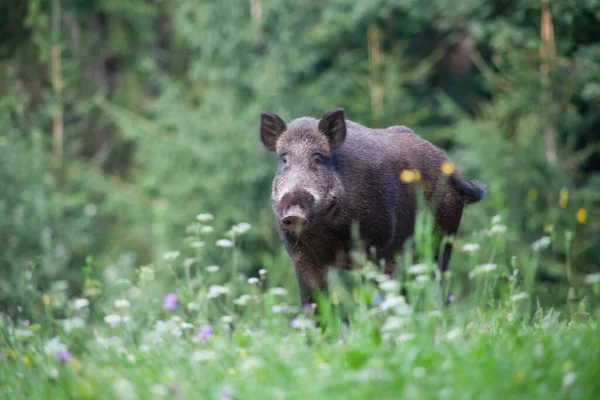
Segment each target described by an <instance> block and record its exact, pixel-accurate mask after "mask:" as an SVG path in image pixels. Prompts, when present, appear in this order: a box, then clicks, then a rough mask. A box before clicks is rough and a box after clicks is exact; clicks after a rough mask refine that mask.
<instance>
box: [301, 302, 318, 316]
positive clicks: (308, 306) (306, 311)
mask: <svg viewBox="0 0 600 400" xmlns="http://www.w3.org/2000/svg"><path fill="white" fill-rule="evenodd" d="M315 308H316V305H315V304H314V303H313V304H305V305H304V307H303V310H304V314H310V313H312V312H313V311H315Z"/></svg>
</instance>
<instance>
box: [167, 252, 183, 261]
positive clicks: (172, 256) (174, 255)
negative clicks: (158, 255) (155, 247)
mask: <svg viewBox="0 0 600 400" xmlns="http://www.w3.org/2000/svg"><path fill="white" fill-rule="evenodd" d="M179 254H181V253H180V252H179V251H177V250H173V251H167V252H166V253H165V254H163V258H164V259H165V260H174V259H176V258H177V257H179Z"/></svg>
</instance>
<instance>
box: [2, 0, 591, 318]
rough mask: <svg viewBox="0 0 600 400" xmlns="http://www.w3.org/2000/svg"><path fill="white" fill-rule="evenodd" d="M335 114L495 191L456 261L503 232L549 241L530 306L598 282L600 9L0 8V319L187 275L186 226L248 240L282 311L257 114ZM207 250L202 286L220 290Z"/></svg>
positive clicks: (59, 4) (295, 4)
mask: <svg viewBox="0 0 600 400" xmlns="http://www.w3.org/2000/svg"><path fill="white" fill-rule="evenodd" d="M334 107H344V108H345V109H346V112H347V115H348V118H350V119H352V120H354V121H356V122H359V123H362V124H364V125H368V126H372V127H386V126H389V125H407V126H409V127H411V128H412V129H413V130H415V131H416V132H417V133H418V134H419V135H421V136H422V137H424V138H425V139H427V140H429V141H431V142H433V143H434V144H436V145H437V146H440V147H442V148H443V149H445V150H446V151H447V153H448V154H449V156H450V158H451V159H452V161H453V162H454V164H455V165H456V166H457V168H458V169H459V170H460V171H461V173H462V174H463V175H464V176H466V177H468V178H471V179H473V178H476V179H479V180H481V181H483V182H485V183H486V184H487V186H488V190H489V194H488V197H487V198H486V200H485V201H484V202H483V203H481V204H478V205H477V206H474V207H472V208H469V210H468V212H467V213H466V215H465V218H464V222H463V225H462V227H461V231H460V232H459V236H460V237H462V238H460V239H461V240H463V241H464V242H466V241H468V240H469V238H471V237H473V236H474V235H475V232H478V231H481V230H482V229H484V227H486V226H488V225H489V220H490V219H491V218H492V217H493V216H494V215H496V214H500V215H501V218H502V221H503V224H505V226H507V230H506V232H505V236H506V242H505V245H506V246H509V247H510V250H509V251H506V254H520V253H522V252H529V251H530V250H531V249H530V246H531V243H533V242H534V241H535V240H537V239H538V238H540V237H542V236H545V235H549V236H551V237H552V247H551V251H549V252H545V253H543V254H542V255H541V257H542V258H541V260H540V264H539V268H538V270H537V276H536V278H537V281H538V285H537V286H536V290H537V292H538V299H540V301H543V302H545V303H549V304H551V305H552V304H554V303H556V304H558V303H561V304H564V302H565V300H567V299H572V300H575V298H576V297H577V296H578V294H577V293H574V292H572V291H571V292H570V291H569V288H570V287H572V285H570V283H572V282H575V281H577V280H581V279H583V277H584V276H586V275H587V274H590V273H594V272H598V270H599V269H600V252H599V251H598V247H599V246H600V235H599V231H600V219H599V218H598V216H599V215H598V204H599V201H600V176H599V174H598V172H599V170H600V133H599V132H600V1H597V0H569V1H566V0H564V1H543V0H542V1H539V0H536V1H534V0H527V1H512V0H470V1H450V0H439V1H435V2H426V1H414V0H369V1H366V0H365V1H358V2H357V1H350V0H335V1H323V0H310V1H296V0H248V1H241V0H238V1H233V0H221V1H212V2H209V1H200V0H185V1H184V0H162V1H159V0H154V1H153V0H130V1H118V0H95V1H94V0H90V1H75V0H50V1H46V0H4V1H2V3H1V4H0V269H1V271H2V275H1V277H0V311H2V310H4V311H8V312H11V310H14V309H15V306H16V305H19V306H20V307H21V310H22V309H27V308H28V307H30V306H31V304H30V302H31V301H32V300H31V299H32V297H30V296H28V295H27V293H28V292H29V291H30V290H41V291H44V290H48V288H49V285H51V283H52V282H55V281H56V280H66V281H67V282H68V283H69V287H70V288H71V291H72V292H73V293H72V295H75V294H77V292H78V291H79V290H81V287H82V282H83V281H84V278H85V273H86V268H84V266H86V265H87V266H88V267H89V266H90V265H92V264H93V265H95V266H100V270H101V271H103V273H104V274H105V275H110V274H113V275H114V274H117V275H119V276H127V275H128V274H132V273H133V271H134V270H135V269H136V268H138V267H139V266H142V265H144V264H146V263H150V262H152V260H156V259H159V258H162V257H163V254H165V253H166V252H169V251H180V252H182V253H183V254H184V255H188V256H189V254H192V255H193V254H194V251H195V249H194V248H184V247H182V245H181V244H182V243H183V241H184V240H185V238H186V237H187V236H188V235H189V234H190V230H193V229H194V228H193V224H192V223H193V222H194V219H195V216H196V215H197V214H199V213H211V214H214V215H215V217H216V218H215V221H214V227H215V231H216V232H223V231H225V230H227V229H229V228H230V227H231V225H233V224H235V223H239V222H242V221H243V222H248V223H250V224H251V225H252V229H251V230H250V231H249V232H248V233H247V234H246V235H244V237H243V240H242V241H241V242H240V243H239V247H240V248H241V249H242V250H243V253H244V257H243V259H240V260H237V261H236V262H237V263H238V264H239V270H240V271H241V272H244V273H246V274H249V275H256V272H257V271H258V270H259V269H260V268H263V267H267V269H268V270H269V271H271V272H273V273H271V272H270V274H269V278H270V279H272V280H274V281H277V283H280V284H283V285H285V286H286V287H289V288H290V290H291V289H292V287H293V286H294V276H293V271H292V268H291V266H290V264H289V261H288V260H287V256H286V255H285V252H284V250H283V246H282V245H281V243H280V241H279V238H278V236H277V234H276V231H275V224H274V219H273V216H272V211H271V208H270V207H271V206H270V200H269V196H270V183H271V179H272V176H273V174H274V171H275V168H276V164H275V159H274V156H273V155H272V154H271V153H269V152H267V151H266V150H264V149H263V148H262V147H261V145H260V141H259V139H258V125H259V113H260V111H262V110H268V111H272V112H275V113H277V114H279V115H281V116H282V117H283V118H284V119H286V120H289V119H292V118H295V117H299V116H304V115H310V116H313V117H319V116H321V115H322V114H324V113H325V112H326V111H327V110H329V109H331V108H334ZM190 224H192V225H190ZM574 237H576V238H577V239H576V240H573V238H574ZM218 238H219V236H218V235H217V236H214V237H211V236H210V235H209V236H208V237H207V239H206V240H209V241H210V240H213V239H214V240H216V239H218ZM196 245H197V246H198V244H196ZM221 250H222V249H220V248H219V247H216V246H213V245H211V246H206V251H204V252H203V254H202V258H201V259H198V260H196V261H197V265H198V266H202V267H204V266H206V265H210V264H213V263H219V264H220V265H221V272H222V273H229V272H230V271H228V268H227V264H226V263H224V262H223V261H224V260H223V258H222V257H223V256H222V254H221V253H220V252H221ZM464 257H465V256H464V255H461V254H460V253H458V252H457V254H456V255H455V257H454V260H453V264H454V265H457V266H458V267H459V266H460V265H461V263H462V262H463V261H461V259H463V258H464ZM498 261H499V262H504V263H505V264H507V265H508V264H510V262H511V260H510V259H506V260H498ZM565 265H566V266H567V267H566V268H568V273H567V274H565ZM453 268H454V266H453ZM23 271H28V272H29V277H28V279H22V276H23ZM88 272H89V270H88ZM569 281H571V282H569ZM32 284H33V286H31V285H32ZM25 286H27V287H25Z"/></svg>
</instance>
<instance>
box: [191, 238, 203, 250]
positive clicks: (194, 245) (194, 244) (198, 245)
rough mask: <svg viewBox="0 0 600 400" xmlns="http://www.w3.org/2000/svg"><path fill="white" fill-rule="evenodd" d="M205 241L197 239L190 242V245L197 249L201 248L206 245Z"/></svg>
mask: <svg viewBox="0 0 600 400" xmlns="http://www.w3.org/2000/svg"><path fill="white" fill-rule="evenodd" d="M204 245H205V243H204V242H203V241H201V240H197V241H195V242H192V243H190V247H193V248H195V249H200V248H202V247H204Z"/></svg>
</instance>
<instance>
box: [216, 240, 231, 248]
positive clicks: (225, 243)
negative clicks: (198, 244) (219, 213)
mask: <svg viewBox="0 0 600 400" xmlns="http://www.w3.org/2000/svg"><path fill="white" fill-rule="evenodd" d="M215 244H216V245H217V246H219V247H233V242H232V241H231V240H229V239H219V240H217V242H216V243H215Z"/></svg>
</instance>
